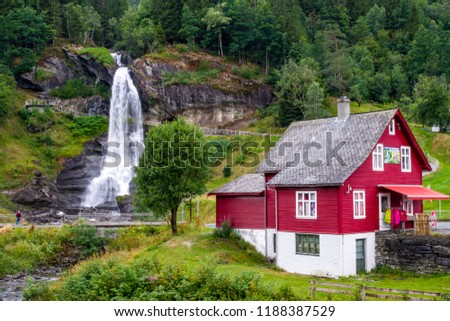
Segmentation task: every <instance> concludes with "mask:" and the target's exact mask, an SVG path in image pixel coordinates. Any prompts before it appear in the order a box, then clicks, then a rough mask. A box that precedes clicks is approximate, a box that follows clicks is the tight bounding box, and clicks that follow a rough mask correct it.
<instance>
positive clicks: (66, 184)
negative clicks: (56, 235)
mask: <svg viewBox="0 0 450 321" xmlns="http://www.w3.org/2000/svg"><path fill="white" fill-rule="evenodd" d="M107 138H108V137H107V134H104V135H102V136H100V137H98V138H96V139H93V140H91V141H88V142H87V143H85V145H84V149H83V153H82V154H81V155H79V156H76V157H75V158H69V159H68V160H66V162H65V163H64V165H63V170H62V171H61V172H60V173H59V174H58V176H57V178H56V186H57V188H58V190H59V193H60V197H59V203H60V208H61V209H62V210H64V211H66V212H68V213H70V210H71V209H73V210H75V211H77V209H76V208H78V207H79V206H80V204H81V202H82V200H83V195H84V192H85V191H86V189H87V187H88V186H89V183H90V182H91V180H92V179H94V178H95V177H97V176H98V175H99V174H100V171H101V164H102V159H103V153H102V146H103V144H104V143H106V141H107Z"/></svg>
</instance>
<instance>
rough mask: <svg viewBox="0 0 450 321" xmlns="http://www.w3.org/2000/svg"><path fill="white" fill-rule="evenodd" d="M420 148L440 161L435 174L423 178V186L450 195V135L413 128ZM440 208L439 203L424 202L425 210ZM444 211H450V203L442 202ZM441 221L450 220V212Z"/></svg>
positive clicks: (447, 201)
mask: <svg viewBox="0 0 450 321" xmlns="http://www.w3.org/2000/svg"><path fill="white" fill-rule="evenodd" d="M411 129H412V131H413V133H414V136H415V137H416V139H417V141H418V143H419V145H420V147H421V148H422V150H423V151H424V153H425V154H429V155H431V156H432V157H434V158H436V159H437V160H438V161H439V168H438V170H437V171H436V172H435V173H431V174H429V175H427V176H425V177H424V178H423V185H424V186H425V187H427V186H430V187H431V188H432V189H434V190H436V191H438V192H441V193H444V194H446V195H450V164H449V159H450V134H444V133H432V132H431V131H430V130H429V129H427V128H421V127H419V126H411ZM438 208H439V203H438V201H434V202H430V201H424V210H426V211H433V210H437V209H438ZM442 210H443V211H450V201H449V200H446V201H442ZM439 219H446V220H449V219H450V212H447V213H443V215H442V217H439V216H438V220H439Z"/></svg>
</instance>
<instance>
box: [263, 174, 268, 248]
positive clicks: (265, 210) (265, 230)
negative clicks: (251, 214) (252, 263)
mask: <svg viewBox="0 0 450 321" xmlns="http://www.w3.org/2000/svg"><path fill="white" fill-rule="evenodd" d="M265 179H266V175H264V180H265ZM264 245H265V247H264V249H265V253H266V257H268V251H267V183H266V184H265V188H264Z"/></svg>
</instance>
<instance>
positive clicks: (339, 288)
mask: <svg viewBox="0 0 450 321" xmlns="http://www.w3.org/2000/svg"><path fill="white" fill-rule="evenodd" d="M309 283H310V284H311V286H310V288H309V290H310V293H311V297H312V298H313V299H314V298H315V295H316V292H322V293H334V294H344V295H348V296H353V297H354V298H355V300H361V301H367V299H368V298H375V299H388V300H396V301H434V300H443V299H445V298H447V297H448V295H445V294H442V293H437V292H422V291H410V290H398V289H389V288H377V287H373V286H365V285H349V284H339V283H330V282H320V281H316V280H311V281H309Z"/></svg>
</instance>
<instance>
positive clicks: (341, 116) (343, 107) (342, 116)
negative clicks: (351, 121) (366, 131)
mask: <svg viewBox="0 0 450 321" xmlns="http://www.w3.org/2000/svg"><path fill="white" fill-rule="evenodd" d="M337 108H338V116H337V118H338V120H343V121H345V120H347V118H348V116H350V99H348V98H347V97H346V96H341V98H339V99H338V101H337Z"/></svg>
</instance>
